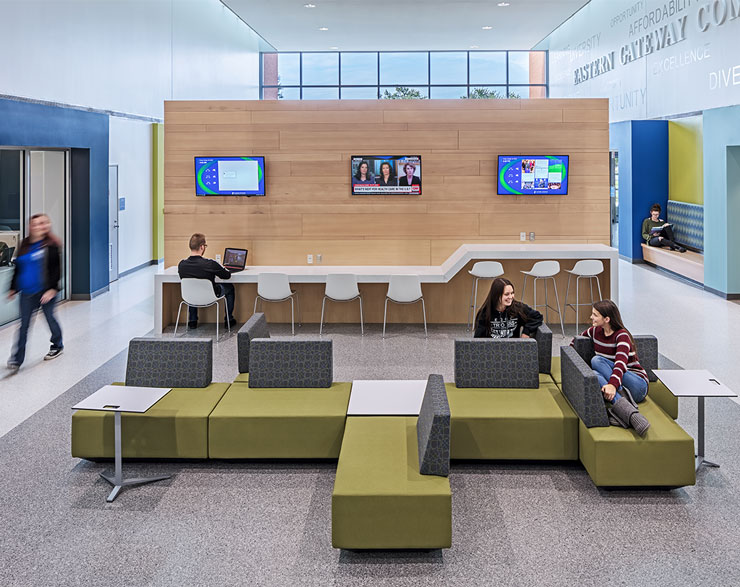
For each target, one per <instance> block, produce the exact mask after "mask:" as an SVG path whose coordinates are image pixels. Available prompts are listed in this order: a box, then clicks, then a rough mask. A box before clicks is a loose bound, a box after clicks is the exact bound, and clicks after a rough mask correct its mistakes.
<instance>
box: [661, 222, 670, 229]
mask: <svg viewBox="0 0 740 587" xmlns="http://www.w3.org/2000/svg"><path fill="white" fill-rule="evenodd" d="M666 226H669V224H668V223H667V222H666V223H665V224H664V225H663V226H662V227H661V228H665V227H666Z"/></svg>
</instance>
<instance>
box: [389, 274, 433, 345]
mask: <svg viewBox="0 0 740 587" xmlns="http://www.w3.org/2000/svg"><path fill="white" fill-rule="evenodd" d="M388 300H390V301H391V302H396V303H397V304H415V303H416V302H418V301H419V300H421V309H422V312H423V313H424V336H425V337H426V336H427V309H426V306H425V305H424V296H423V295H422V294H421V279H420V278H419V276H418V275H391V278H390V280H389V281H388V293H387V294H386V296H385V309H384V310H383V338H385V320H386V317H387V315H388Z"/></svg>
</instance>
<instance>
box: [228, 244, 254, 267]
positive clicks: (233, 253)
mask: <svg viewBox="0 0 740 587" xmlns="http://www.w3.org/2000/svg"><path fill="white" fill-rule="evenodd" d="M248 252H249V251H247V249H231V248H228V247H227V248H226V249H224V267H225V268H226V269H228V270H229V271H230V272H231V273H239V271H244V267H245V265H246V264H247V253H248Z"/></svg>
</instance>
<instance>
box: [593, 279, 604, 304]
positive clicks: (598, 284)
mask: <svg viewBox="0 0 740 587" xmlns="http://www.w3.org/2000/svg"><path fill="white" fill-rule="evenodd" d="M594 278H595V279H596V287H597V288H598V289H599V300H603V299H604V298H602V297H601V283H599V276H598V275H594Z"/></svg>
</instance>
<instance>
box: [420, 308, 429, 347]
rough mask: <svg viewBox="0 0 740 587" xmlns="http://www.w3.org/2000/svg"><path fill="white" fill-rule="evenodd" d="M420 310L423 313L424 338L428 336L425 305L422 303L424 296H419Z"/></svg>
mask: <svg viewBox="0 0 740 587" xmlns="http://www.w3.org/2000/svg"><path fill="white" fill-rule="evenodd" d="M421 311H422V312H423V313H424V338H429V335H428V334H427V307H426V304H424V298H421Z"/></svg>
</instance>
